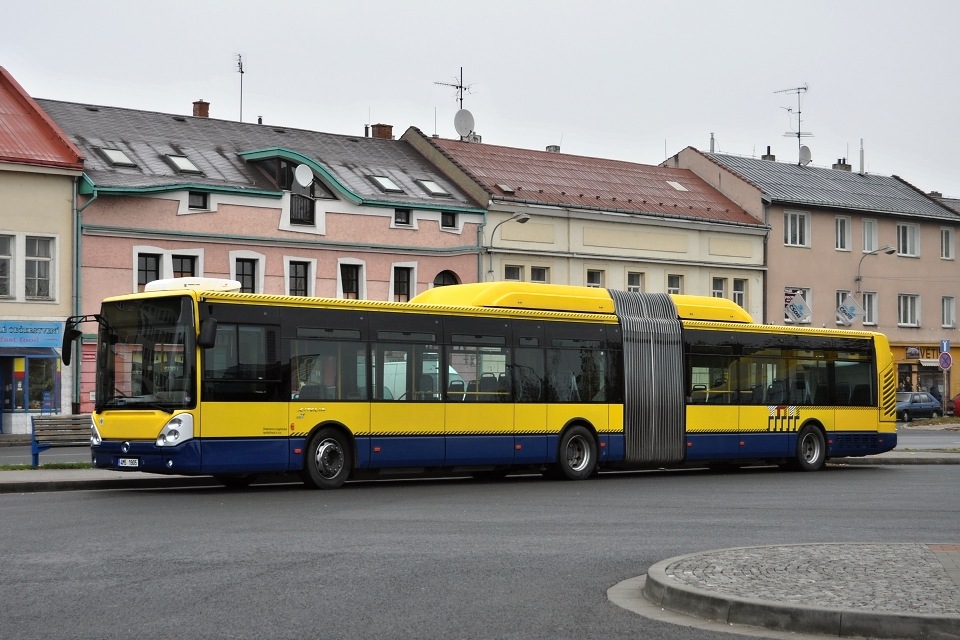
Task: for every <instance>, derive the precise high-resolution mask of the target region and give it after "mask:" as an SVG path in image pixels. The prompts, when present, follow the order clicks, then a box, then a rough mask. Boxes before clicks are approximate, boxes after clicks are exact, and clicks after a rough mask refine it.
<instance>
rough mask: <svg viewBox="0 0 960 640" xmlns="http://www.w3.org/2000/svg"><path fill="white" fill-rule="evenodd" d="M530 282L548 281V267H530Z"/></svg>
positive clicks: (544, 282)
mask: <svg viewBox="0 0 960 640" xmlns="http://www.w3.org/2000/svg"><path fill="white" fill-rule="evenodd" d="M530 282H540V283H543V284H546V283H548V282H550V269H549V268H547V267H530Z"/></svg>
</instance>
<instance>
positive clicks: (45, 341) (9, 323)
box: [0, 320, 63, 349]
mask: <svg viewBox="0 0 960 640" xmlns="http://www.w3.org/2000/svg"><path fill="white" fill-rule="evenodd" d="M62 332H63V323H61V322H30V321H27V320H0V349H3V348H18V349H22V348H24V347H53V348H59V347H60V343H61V336H62Z"/></svg>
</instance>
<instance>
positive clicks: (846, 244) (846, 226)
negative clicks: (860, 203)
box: [836, 216, 850, 251]
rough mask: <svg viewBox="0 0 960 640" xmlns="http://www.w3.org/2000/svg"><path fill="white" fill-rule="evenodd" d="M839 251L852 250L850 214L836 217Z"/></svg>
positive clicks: (837, 246)
mask: <svg viewBox="0 0 960 640" xmlns="http://www.w3.org/2000/svg"><path fill="white" fill-rule="evenodd" d="M836 232H837V233H836V243H837V244H836V248H837V251H850V216H837V217H836Z"/></svg>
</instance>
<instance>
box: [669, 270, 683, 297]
mask: <svg viewBox="0 0 960 640" xmlns="http://www.w3.org/2000/svg"><path fill="white" fill-rule="evenodd" d="M667 293H672V294H673V295H680V294H681V293H683V276H681V275H678V274H676V273H670V274H667Z"/></svg>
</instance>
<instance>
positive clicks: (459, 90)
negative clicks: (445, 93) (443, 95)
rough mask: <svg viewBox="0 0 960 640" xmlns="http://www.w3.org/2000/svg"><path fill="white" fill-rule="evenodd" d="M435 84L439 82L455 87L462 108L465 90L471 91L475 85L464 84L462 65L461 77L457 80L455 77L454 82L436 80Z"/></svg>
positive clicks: (461, 68) (445, 85) (442, 84)
mask: <svg viewBox="0 0 960 640" xmlns="http://www.w3.org/2000/svg"><path fill="white" fill-rule="evenodd" d="M433 84H439V85H441V86H444V87H453V88H454V89H456V90H457V96H458V98H457V99H458V100H459V101H460V109H461V110H462V109H463V92H464V91H466V92H467V93H470V87H472V86H473V85H472V84H471V85H466V84H463V67H460V79H459V80H457V79H456V78H454V82H434V83H433Z"/></svg>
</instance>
